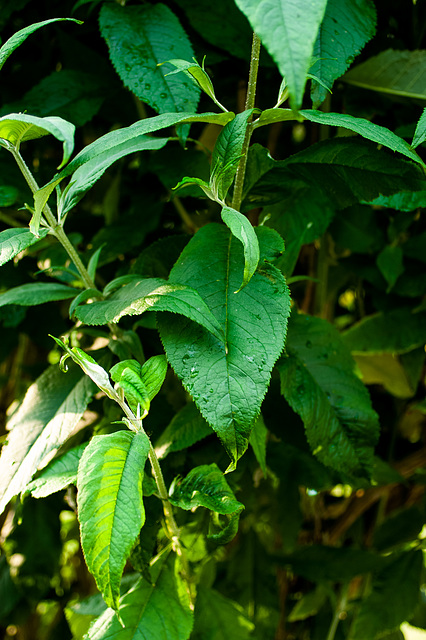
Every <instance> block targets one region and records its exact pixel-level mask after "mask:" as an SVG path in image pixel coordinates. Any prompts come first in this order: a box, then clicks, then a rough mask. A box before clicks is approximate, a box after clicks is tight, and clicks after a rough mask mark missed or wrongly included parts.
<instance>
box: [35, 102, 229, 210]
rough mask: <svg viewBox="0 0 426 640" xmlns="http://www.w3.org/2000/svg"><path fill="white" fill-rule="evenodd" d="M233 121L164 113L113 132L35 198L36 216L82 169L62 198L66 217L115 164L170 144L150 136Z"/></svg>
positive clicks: (226, 117) (87, 149)
mask: <svg viewBox="0 0 426 640" xmlns="http://www.w3.org/2000/svg"><path fill="white" fill-rule="evenodd" d="M233 117H234V114H233V113H201V114H184V113H164V114H162V115H160V116H155V117H153V118H146V119H145V120H141V121H139V122H136V123H135V124H133V125H131V126H130V127H124V128H123V129H117V130H115V131H110V132H109V133H106V134H105V135H104V136H101V137H100V138H98V139H97V140H95V142H92V143H91V144H89V145H87V146H86V147H85V148H84V149H83V150H82V151H80V153H79V154H78V155H76V157H75V158H74V159H73V160H72V161H71V162H70V163H69V164H68V165H67V166H66V167H65V168H64V169H63V170H62V171H61V172H60V173H58V174H56V176H54V177H53V178H52V180H51V181H50V182H48V183H47V184H46V185H45V186H44V187H42V188H41V189H39V190H38V191H37V192H36V194H35V196H34V202H35V210H36V214H37V215H40V214H41V211H42V209H43V207H44V205H45V204H46V202H47V200H48V199H49V196H50V194H51V193H52V191H54V189H55V187H56V186H57V185H58V184H59V183H60V182H61V180H63V179H64V178H66V177H68V176H71V175H72V174H73V173H74V172H77V170H78V169H79V168H80V167H81V168H82V169H81V171H80V172H79V174H78V179H79V184H78V185H76V187H75V188H74V187H73V184H72V183H73V180H71V182H70V185H69V188H67V189H66V190H65V192H64V193H63V194H62V196H61V200H60V205H61V211H62V213H63V214H64V213H65V209H66V210H68V208H71V207H72V206H74V204H76V203H77V202H78V200H79V199H80V198H81V197H82V196H83V195H84V193H85V192H86V191H87V189H89V188H90V187H91V186H93V184H94V183H95V182H96V180H97V179H98V178H100V177H101V175H102V174H103V173H104V171H105V170H106V169H107V168H108V167H109V166H110V165H111V164H112V162H115V160H118V159H119V158H122V157H123V156H125V155H128V154H129V153H133V152H135V151H139V150H141V149H150V148H151V149H152V148H157V149H158V148H161V147H162V146H164V144H165V143H166V139H164V138H152V137H150V138H147V137H146V135H145V134H147V133H153V132H154V131H158V130H159V129H166V128H167V127H171V126H173V125H176V124H180V123H181V124H186V123H190V122H210V123H215V124H222V125H224V124H226V123H227V122H229V121H230V120H232V118H233ZM156 145H159V146H156ZM86 163H89V168H88V169H84V166H83V165H85V164H86Z"/></svg>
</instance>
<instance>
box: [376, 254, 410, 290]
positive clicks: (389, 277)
mask: <svg viewBox="0 0 426 640" xmlns="http://www.w3.org/2000/svg"><path fill="white" fill-rule="evenodd" d="M376 264H377V266H378V267H379V269H380V273H381V274H382V276H383V277H384V279H385V280H386V282H387V283H388V288H387V289H386V293H389V291H390V290H391V289H392V288H393V285H394V284H395V282H396V281H397V280H398V278H399V276H400V275H401V274H402V273H404V264H403V252H402V249H401V247H399V246H393V245H390V244H389V245H387V246H386V247H385V248H384V249H382V251H381V252H380V253H379V255H378V256H377V259H376Z"/></svg>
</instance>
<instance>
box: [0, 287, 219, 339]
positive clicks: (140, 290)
mask: <svg viewBox="0 0 426 640" xmlns="http://www.w3.org/2000/svg"><path fill="white" fill-rule="evenodd" d="M4 295H7V294H4ZM0 302H1V297H0ZM144 311H170V312H172V313H179V314H182V315H184V316H187V317H188V318H190V319H191V320H193V321H194V322H198V323H200V324H201V325H202V326H203V327H205V328H206V329H207V330H208V331H211V332H212V333H213V334H214V335H215V336H216V338H218V339H219V340H220V341H221V342H222V344H223V340H224V334H223V328H222V327H221V326H220V323H219V322H218V320H217V319H216V318H215V317H214V315H212V313H211V311H210V309H209V307H208V305H207V304H206V303H205V302H204V300H203V299H202V298H201V297H200V295H199V293H198V292H197V291H196V290H195V289H193V288H192V287H190V286H186V285H181V284H175V283H173V282H167V281H166V280H161V279H160V278H145V279H143V278H140V279H137V280H136V281H134V282H130V283H129V284H126V285H125V286H123V287H121V288H120V289H118V291H116V292H115V293H113V294H112V295H111V296H109V298H107V299H106V300H102V301H99V302H92V303H91V304H88V305H84V306H81V307H77V309H76V311H75V315H76V316H77V318H78V319H79V320H81V321H82V322H84V323H85V324H96V325H98V324H106V323H108V322H118V321H119V320H120V318H121V317H123V316H129V315H130V316H134V315H140V314H141V313H144Z"/></svg>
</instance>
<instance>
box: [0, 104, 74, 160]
mask: <svg viewBox="0 0 426 640" xmlns="http://www.w3.org/2000/svg"><path fill="white" fill-rule="evenodd" d="M74 131H75V127H74V125H73V124H71V122H67V121H66V120H63V119H62V118H58V117H56V116H50V117H48V118H37V117H36V116H29V115H27V114H26V113H9V114H8V115H7V116H3V118H0V146H7V143H9V144H10V145H12V147H14V148H15V149H19V145H20V144H21V142H25V141H26V140H35V139H36V138H42V137H43V136H47V135H49V133H50V134H51V135H52V136H55V138H56V139H57V140H59V141H60V142H62V146H63V150H64V155H63V158H62V162H61V164H60V165H59V167H58V168H59V169H60V168H61V167H63V166H64V164H66V163H67V162H68V160H69V159H70V156H71V154H72V151H73V149H74ZM2 140H5V141H6V145H5V144H4V143H2Z"/></svg>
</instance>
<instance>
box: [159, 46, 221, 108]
mask: <svg viewBox="0 0 426 640" xmlns="http://www.w3.org/2000/svg"><path fill="white" fill-rule="evenodd" d="M168 63H169V64H171V65H173V66H174V67H176V69H175V70H174V71H169V73H168V74H167V75H169V76H171V75H174V74H176V73H181V72H183V73H185V75H186V76H187V77H188V78H190V79H191V80H192V82H195V83H196V85H197V86H198V87H200V89H201V90H202V91H204V93H206V94H207V95H208V96H209V98H211V99H212V100H213V102H214V103H215V104H217V106H218V107H219V108H220V109H222V111H227V109H226V108H225V107H224V106H223V105H222V104H220V102H219V101H218V99H217V98H216V95H215V92H214V87H213V83H212V81H211V79H210V76H209V74H208V73H207V71H206V70H205V69H204V66H201V65H199V64H198V62H197V61H196V59H195V58H194V61H193V62H187V61H186V60H179V59H176V58H174V59H173V60H168Z"/></svg>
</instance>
